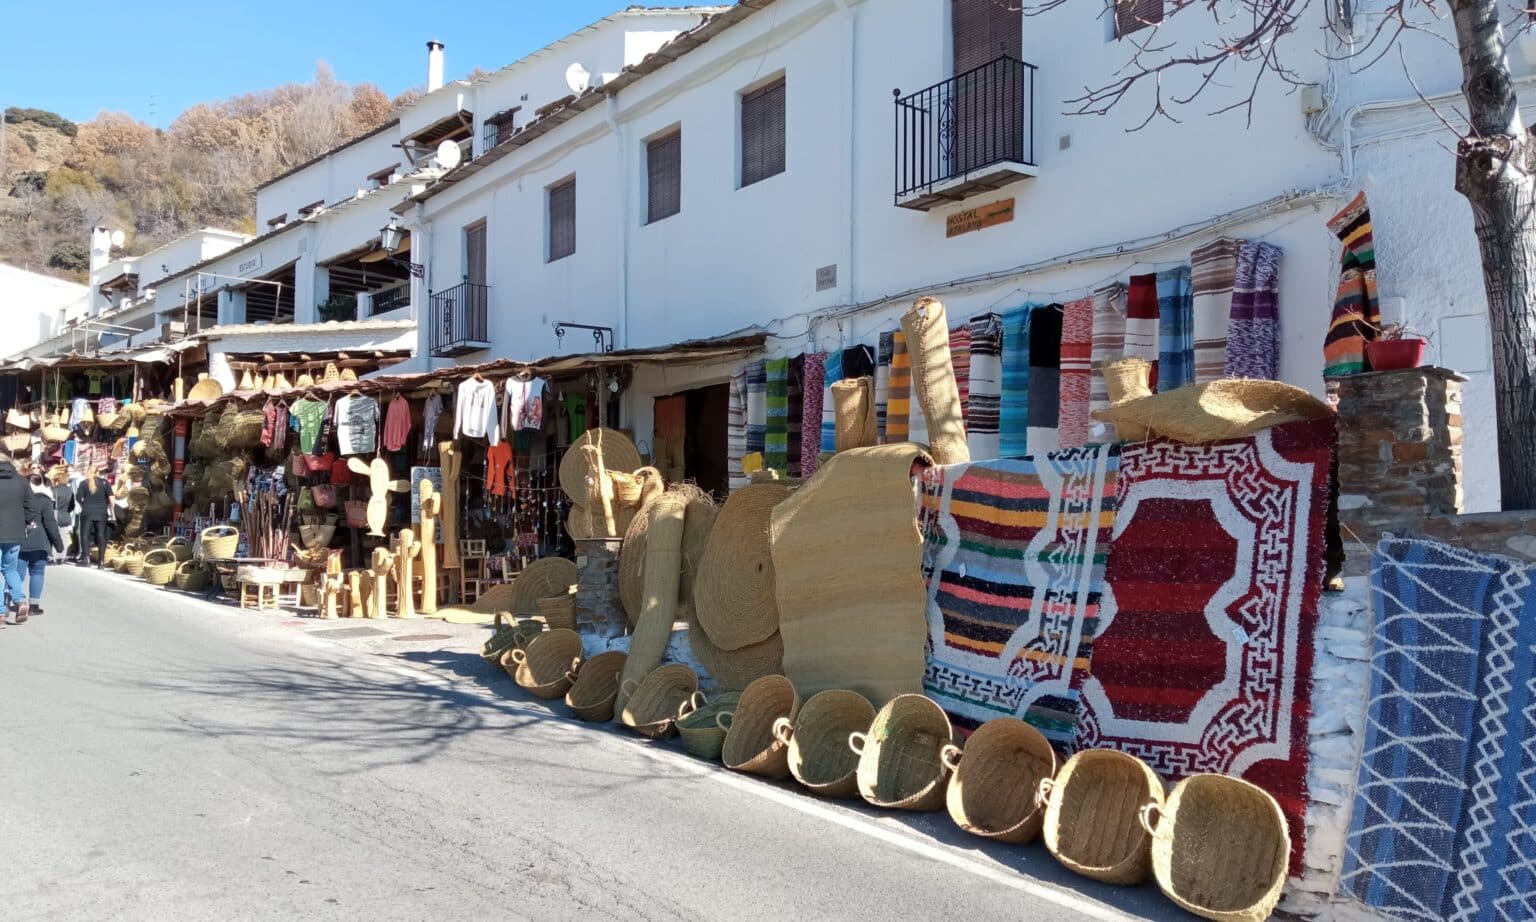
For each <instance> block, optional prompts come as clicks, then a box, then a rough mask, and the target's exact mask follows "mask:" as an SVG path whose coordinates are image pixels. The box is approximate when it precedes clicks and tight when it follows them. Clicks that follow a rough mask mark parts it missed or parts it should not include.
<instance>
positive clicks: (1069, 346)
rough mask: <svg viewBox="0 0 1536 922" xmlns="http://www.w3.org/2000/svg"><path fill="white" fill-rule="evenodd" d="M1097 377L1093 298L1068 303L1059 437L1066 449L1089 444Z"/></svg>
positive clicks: (1063, 326)
mask: <svg viewBox="0 0 1536 922" xmlns="http://www.w3.org/2000/svg"><path fill="white" fill-rule="evenodd" d="M1092 375H1093V299H1092V298H1081V299H1079V300H1077V301H1071V302H1068V303H1067V304H1066V306H1065V309H1064V311H1063V314H1062V319H1061V399H1060V402H1059V403H1058V412H1057V423H1056V430H1057V437H1058V438H1059V439H1060V442H1061V447H1062V448H1076V447H1078V446H1079V445H1086V444H1087V443H1088V424H1089V422H1091V420H1090V419H1089V418H1088V391H1089V387H1090V381H1089V379H1090V378H1091V377H1092Z"/></svg>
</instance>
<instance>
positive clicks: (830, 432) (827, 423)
mask: <svg viewBox="0 0 1536 922" xmlns="http://www.w3.org/2000/svg"><path fill="white" fill-rule="evenodd" d="M822 374H823V375H824V377H823V379H822V388H821V450H822V451H824V452H827V453H828V454H830V453H832V452H834V451H837V410H836V409H835V408H834V407H833V406H832V385H834V384H836V383H837V382H839V381H841V380H843V353H842V352H841V351H838V350H833V351H831V352H828V353H827V358H826V361H825V362H824V363H823V365H822Z"/></svg>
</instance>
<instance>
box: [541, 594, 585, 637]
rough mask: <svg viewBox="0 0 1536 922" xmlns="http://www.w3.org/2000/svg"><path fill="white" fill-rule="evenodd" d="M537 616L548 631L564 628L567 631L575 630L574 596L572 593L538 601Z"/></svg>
mask: <svg viewBox="0 0 1536 922" xmlns="http://www.w3.org/2000/svg"><path fill="white" fill-rule="evenodd" d="M538 606H539V616H540V617H541V618H543V619H544V623H545V624H546V625H548V626H549V629H550V630H555V629H557V628H564V629H566V630H568V631H574V630H576V596H575V595H574V594H572V593H569V592H567V593H563V594H561V595H556V596H550V597H549V598H545V599H539V601H538Z"/></svg>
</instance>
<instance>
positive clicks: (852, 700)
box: [773, 689, 875, 797]
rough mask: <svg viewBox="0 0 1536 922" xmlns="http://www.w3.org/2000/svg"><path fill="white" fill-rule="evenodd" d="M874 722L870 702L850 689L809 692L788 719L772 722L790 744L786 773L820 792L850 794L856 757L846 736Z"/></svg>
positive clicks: (855, 788)
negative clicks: (795, 712) (787, 770)
mask: <svg viewBox="0 0 1536 922" xmlns="http://www.w3.org/2000/svg"><path fill="white" fill-rule="evenodd" d="M874 722H875V706H874V705H873V704H870V703H869V699H868V698H865V697H864V696H863V695H861V694H859V693H858V692H855V691H847V690H846V689H831V690H828V691H824V692H819V693H817V694H814V695H812V696H811V697H810V700H808V701H806V702H805V704H804V705H802V706H801V708H800V714H799V716H797V717H796V718H795V719H794V720H793V721H791V720H789V719H788V718H785V717H781V718H779V719H778V720H776V721H774V722H773V735H774V736H775V737H777V738H778V739H779V740H780V741H781V742H783V743H784V744H785V745H787V746H788V747H789V772H790V774H792V775H794V777H795V780H796V781H798V782H800V784H801V785H803V786H804V787H805V789H806V790H808V791H810V792H811V793H812V794H817V795H820V796H822V797H851V796H853V795H854V794H857V793H858V791H859V786H858V781H857V779H856V777H855V775H856V774H857V772H858V770H859V756H858V754H857V753H855V752H854V751H853V750H852V749H850V748H849V747H848V737H849V735H850V734H853V733H862V732H864V731H867V730H868V729H869V727H870V724H872V723H874Z"/></svg>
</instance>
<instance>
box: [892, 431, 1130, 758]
mask: <svg viewBox="0 0 1536 922" xmlns="http://www.w3.org/2000/svg"><path fill="white" fill-rule="evenodd" d="M1119 461H1120V448H1119V446H1118V445H1111V446H1092V447H1087V448H1080V449H1072V450H1067V451H1060V452H1052V453H1049V454H1045V455H1036V456H1035V457H1033V458H1028V459H1023V460H1016V461H980V462H975V463H972V464H961V465H950V466H948V467H934V468H930V469H929V470H927V471H925V472H924V474H923V480H922V507H923V512H922V522H923V548H924V560H923V575H924V578H925V579H926V580H927V585H928V597H927V598H928V604H927V616H928V637H929V651H930V652H929V656H928V664H927V669H926V671H925V674H924V678H923V690H924V692H925V693H926V694H927V695H928V696H929V697H930V698H932V699H933V700H934V701H936V702H938V703H939V705H940V706H941V707H943V708H944V710H945V711H947V712H948V713H949V714H950V716H951V718H952V719H953V720H954V722H955V724H956V725H957V726H960V727H964V728H967V729H975V728H976V727H978V726H980V725H981V724H983V723H985V722H986V721H988V720H990V719H992V718H994V717H1016V718H1018V719H1020V720H1024V721H1027V722H1028V723H1031V724H1033V725H1034V726H1035V727H1036V728H1037V729H1039V730H1040V731H1041V732H1042V733H1044V734H1045V736H1046V738H1048V739H1050V740H1052V741H1054V742H1055V743H1057V744H1058V745H1060V746H1064V747H1065V746H1070V745H1071V744H1072V741H1073V737H1074V735H1075V733H1076V730H1077V713H1078V689H1079V688H1080V687H1081V685H1082V679H1083V677H1084V675H1085V674H1086V672H1087V669H1088V665H1089V659H1090V657H1091V655H1092V652H1093V638H1094V634H1095V633H1096V631H1097V630H1098V624H1099V603H1100V591H1101V589H1102V585H1103V577H1104V559H1105V556H1106V555H1107V554H1108V553H1109V542H1110V537H1111V535H1112V534H1113V532H1114V526H1115V508H1116V507H1115V488H1116V474H1117V471H1118V469H1119Z"/></svg>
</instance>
